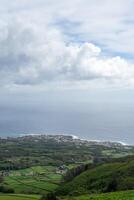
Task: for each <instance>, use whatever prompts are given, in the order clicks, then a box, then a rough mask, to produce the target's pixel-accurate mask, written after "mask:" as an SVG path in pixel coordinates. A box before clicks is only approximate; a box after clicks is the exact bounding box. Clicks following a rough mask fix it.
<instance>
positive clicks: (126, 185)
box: [57, 157, 134, 195]
mask: <svg viewBox="0 0 134 200" xmlns="http://www.w3.org/2000/svg"><path fill="white" fill-rule="evenodd" d="M130 189H134V157H131V158H128V159H127V160H126V161H122V160H121V161H120V162H119V161H118V162H113V163H105V164H101V165H98V166H96V167H94V168H92V169H89V170H87V171H85V172H83V173H81V174H80V175H79V176H77V177H75V178H74V179H73V180H72V181H71V182H68V183H65V184H64V185H63V186H62V187H60V188H59V189H58V190H57V194H60V195H80V194H84V193H85V194H86V193H88V194H89V193H106V192H113V191H122V190H130Z"/></svg>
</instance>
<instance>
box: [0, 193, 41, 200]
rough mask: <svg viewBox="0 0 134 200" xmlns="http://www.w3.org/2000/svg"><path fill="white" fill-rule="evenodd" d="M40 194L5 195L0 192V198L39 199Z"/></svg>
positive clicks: (13, 199)
mask: <svg viewBox="0 0 134 200" xmlns="http://www.w3.org/2000/svg"><path fill="white" fill-rule="evenodd" d="M39 199H40V196H37V195H21V194H15V195H10V194H9V195H4V194H0V200H39Z"/></svg>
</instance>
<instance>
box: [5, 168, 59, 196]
mask: <svg viewBox="0 0 134 200" xmlns="http://www.w3.org/2000/svg"><path fill="white" fill-rule="evenodd" d="M61 177H62V176H61V175H60V174H57V173H56V168H55V167H53V166H43V167H41V166H37V167H31V168H27V169H22V170H16V171H13V172H11V173H10V174H9V176H7V177H5V181H4V183H5V184H6V185H8V186H9V187H11V188H13V189H14V190H15V193H28V194H29V193H34V194H37V193H45V192H51V191H53V190H54V189H56V188H57V187H58V185H59V184H60V180H61Z"/></svg>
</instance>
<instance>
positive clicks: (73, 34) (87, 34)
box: [0, 0, 134, 87]
mask: <svg viewBox="0 0 134 200" xmlns="http://www.w3.org/2000/svg"><path fill="white" fill-rule="evenodd" d="M52 2H53V4H52ZM82 2H83V3H82ZM89 2H90V3H89ZM110 2H111V3H112V2H113V1H109V4H107V3H106V1H104V0H103V1H102V4H99V5H97V6H96V4H97V2H96V1H95V3H93V1H78V0H77V1H76V0H73V1H72V3H71V4H69V3H66V2H64V4H63V3H62V1H57V4H56V3H55V1H45V3H43V1H41V0H40V1H38V2H37V1H35V0H34V1H31V0H30V1H28V2H27V1H25V0H23V1H18V0H15V1H14V3H11V2H9V1H8V0H7V1H6V3H8V9H7V7H6V6H5V5H6V4H2V5H3V6H2V7H1V20H0V85H1V87H3V86H9V87H12V86H13V85H17V86H20V85H23V86H25V85H32V86H33V85H42V86H43V85H46V84H47V85H49V84H50V83H55V82H57V81H58V82H60V84H62V82H68V83H75V82H77V83H79V85H82V84H84V83H85V82H86V84H87V85H90V84H91V83H94V84H96V83H97V84H98V83H99V84H106V85H117V86H118V85H123V86H124V85H127V86H128V85H133V84H134V64H133V61H129V60H128V59H127V58H122V57H121V52H124V49H125V48H126V52H127V54H128V55H129V53H133V52H134V49H133V47H132V46H133V45H130V42H133V39H132V37H131V34H132V33H133V31H132V30H131V31H130V30H129V27H132V25H133V23H132V21H130V16H128V15H127V17H126V18H124V14H125V13H128V11H130V10H131V8H130V5H132V3H133V1H131V0H130V1H129V3H127V4H126V3H125V1H120V0H119V1H117V2H118V3H117V2H115V1H114V3H113V4H111V3H110ZM121 2H122V3H121ZM76 4H77V5H78V6H77V7H76V6H75V5H76ZM110 5H111V6H112V8H113V9H111V8H109V6H110ZM121 5H122V7H121V9H120V6H121ZM68 8H71V9H70V10H69V9H68ZM111 10H112V12H111ZM130 13H131V12H130ZM130 13H129V15H130ZM112 14H113V15H114V17H113V16H112ZM106 17H107V18H106ZM131 19H133V16H131ZM125 20H126V21H127V20H128V22H127V25H126V23H125V22H124V21H125ZM108 24H109V26H108ZM118 25H120V26H119V28H117V26H118ZM126 27H128V29H126ZM101 28H103V31H102V30H101ZM125 34H126V35H127V36H129V38H127V39H128V44H126V45H125V43H126V42H125ZM119 37H121V38H120V39H119V41H117V40H118V38H119ZM98 40H99V41H100V42H99V44H100V45H99V44H98V45H96V44H95V43H96V41H98ZM92 41H94V42H92ZM97 43H98V42H97ZM122 43H123V44H122ZM106 49H107V51H108V50H110V51H113V53H111V55H110V54H109V53H106ZM114 51H115V52H114ZM116 51H119V52H120V53H116ZM108 52H109V51H108ZM112 54H115V56H113V55H112ZM98 86H99V85H98Z"/></svg>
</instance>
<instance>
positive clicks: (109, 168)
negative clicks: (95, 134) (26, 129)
mask: <svg viewBox="0 0 134 200" xmlns="http://www.w3.org/2000/svg"><path fill="white" fill-rule="evenodd" d="M133 155H134V147H130V146H123V145H121V144H119V143H110V142H102V143H98V142H88V141H83V140H80V139H73V137H72V136H62V135H61V136H25V137H20V138H7V139H0V192H1V196H0V200H1V199H2V200H8V199H14V200H25V199H40V196H35V195H34V194H39V195H43V198H42V199H43V200H44V199H45V200H49V199H50V200H56V199H62V198H63V199H68V198H70V199H83V198H84V199H89V200H90V199H96V198H98V197H97V196H92V194H93V193H107V192H112V191H120V190H128V189H134V161H133V160H134V157H133ZM4 193H6V194H5V195H2V194H4ZM130 193H131V194H132V192H130ZM11 194H12V195H11ZM16 194H17V195H16ZM18 194H19V195H18ZM21 194H23V195H21ZM24 194H26V195H24ZM29 194H32V196H29ZM55 194H56V195H55ZM87 194H88V195H87ZM89 194H90V195H91V196H89ZM124 194H127V193H124ZM131 194H130V195H131ZM64 195H67V196H68V195H69V197H67V196H64ZM79 195H84V196H79ZM106 195H107V194H106ZM109 195H112V194H109ZM113 195H114V193H113ZM119 195H122V194H121V193H119ZM56 196H57V197H56ZM75 196H77V197H75ZM99 198H100V199H103V195H101V196H99ZM99 198H98V199H99ZM84 199H83V200H84ZM109 199H111V200H112V196H109ZM104 200H105V198H104ZM114 200H115V198H114ZM117 200H118V199H117ZM124 200H125V199H124ZM130 200H131V199H130Z"/></svg>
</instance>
